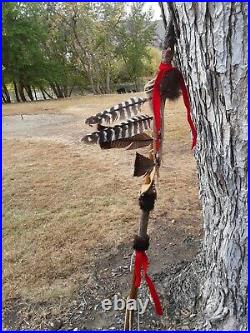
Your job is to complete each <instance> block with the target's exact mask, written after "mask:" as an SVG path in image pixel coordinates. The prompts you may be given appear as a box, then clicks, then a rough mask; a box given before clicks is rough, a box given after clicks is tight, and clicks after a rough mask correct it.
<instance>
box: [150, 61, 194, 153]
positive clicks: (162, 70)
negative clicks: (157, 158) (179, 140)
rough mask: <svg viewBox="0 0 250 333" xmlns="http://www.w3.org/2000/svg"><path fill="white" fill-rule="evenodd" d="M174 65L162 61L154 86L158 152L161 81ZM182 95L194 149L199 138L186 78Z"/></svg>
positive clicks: (158, 145) (153, 98) (157, 149)
mask: <svg viewBox="0 0 250 333" xmlns="http://www.w3.org/2000/svg"><path fill="white" fill-rule="evenodd" d="M173 69H174V67H173V66H172V65H171V64H163V63H161V64H160V66H159V71H158V74H157V77H156V79H155V83H154V88H153V95H152V103H153V113H154V124H155V132H156V139H155V149H156V152H159V150H160V147H161V95H160V83H161V80H162V78H163V77H164V75H165V74H166V73H167V72H170V71H171V70H173ZM180 85H181V90H182V96H183V100H184V104H185V106H186V109H187V120H188V123H189V126H190V128H191V131H192V149H193V148H194V147H195V145H196V140H197V132H196V128H195V126H194V123H193V121H192V118H191V108H190V103H189V95H188V90H187V88H186V86H185V82H184V79H183V78H181V81H180Z"/></svg>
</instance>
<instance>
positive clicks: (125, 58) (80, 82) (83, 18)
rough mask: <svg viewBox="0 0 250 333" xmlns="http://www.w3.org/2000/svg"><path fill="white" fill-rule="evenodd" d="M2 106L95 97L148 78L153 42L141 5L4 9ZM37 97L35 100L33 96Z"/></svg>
mask: <svg viewBox="0 0 250 333" xmlns="http://www.w3.org/2000/svg"><path fill="white" fill-rule="evenodd" d="M2 22H3V67H2V68H3V86H2V96H3V101H4V102H8V101H10V100H9V99H8V95H9V93H8V88H10V87H13V88H14V91H15V94H16V100H17V101H26V100H27V99H28V98H29V99H30V100H33V99H34V92H35V91H36V89H38V90H40V91H41V92H42V94H43V96H44V98H46V96H50V97H51V95H54V96H56V97H57V98H60V97H67V96H70V95H71V92H72V90H73V89H78V91H79V92H82V91H84V90H85V91H89V92H90V91H91V92H93V93H95V94H102V93H109V92H112V91H114V89H115V87H116V85H117V84H118V83H121V82H124V81H130V82H133V83H134V84H135V85H136V87H137V88H138V86H139V82H140V80H141V79H142V77H144V76H145V75H147V74H149V73H150V72H151V68H152V66H151V64H150V61H151V54H152V52H150V46H151V44H152V40H153V36H154V24H153V23H152V17H151V13H150V12H148V13H146V12H144V10H143V3H133V4H132V5H131V8H130V11H129V10H128V6H127V5H126V4H125V3H112V2H100V3H98V2H96V3H95V2H74V3H63V2H47V3H46V2H43V3H42V2H41V3H21V2H16V3H10V2H5V3H3V17H2ZM35 96H36V95H35Z"/></svg>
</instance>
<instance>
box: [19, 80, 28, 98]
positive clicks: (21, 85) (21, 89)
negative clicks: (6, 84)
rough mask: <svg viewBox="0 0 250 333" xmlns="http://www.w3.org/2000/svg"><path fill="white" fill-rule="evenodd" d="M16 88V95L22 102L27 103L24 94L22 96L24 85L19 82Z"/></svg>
mask: <svg viewBox="0 0 250 333" xmlns="http://www.w3.org/2000/svg"><path fill="white" fill-rule="evenodd" d="M17 87H18V93H19V95H20V97H21V100H22V102H27V100H26V97H25V94H24V85H23V83H22V82H19V83H18V86H17Z"/></svg>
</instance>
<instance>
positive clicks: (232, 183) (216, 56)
mask: <svg viewBox="0 0 250 333" xmlns="http://www.w3.org/2000/svg"><path fill="white" fill-rule="evenodd" d="M163 9H164V11H163V15H164V18H165V19H166V20H168V18H169V14H170V15H173V18H174V21H175V29H176V30H179V31H180V38H179V39H178V41H177V53H178V55H177V57H176V61H177V63H178V65H179V66H180V68H181V69H182V71H183V72H184V74H185V77H186V82H187V84H188V87H189V92H190V98H191V103H192V110H193V118H194V120H195V123H196V126H197V130H198V146H197V149H196V151H195V158H196V161H197V169H198V176H199V181H200V197H201V202H202V206H203V219H204V240H203V246H202V255H201V256H199V257H198V258H199V259H198V258H197V260H196V262H194V263H192V265H191V266H189V267H188V268H187V269H185V270H184V271H183V272H182V274H180V273H179V274H178V277H175V278H174V279H172V280H171V281H169V282H168V283H167V286H168V288H171V299H170V302H172V303H173V305H174V306H175V307H178V302H182V304H183V305H185V304H186V305H188V304H189V305H192V306H193V307H196V309H197V311H198V310H199V311H200V316H198V318H199V319H200V320H201V322H202V324H199V325H198V324H197V325H198V327H199V326H200V327H204V326H205V327H206V328H207V329H211V328H212V329H224V330H230V329H231V330H237V329H246V325H247V285H248V284H247V128H248V127H247V42H248V40H247V4H246V3H239V2H238V3H170V4H166V3H164V5H163ZM204 319H205V321H204Z"/></svg>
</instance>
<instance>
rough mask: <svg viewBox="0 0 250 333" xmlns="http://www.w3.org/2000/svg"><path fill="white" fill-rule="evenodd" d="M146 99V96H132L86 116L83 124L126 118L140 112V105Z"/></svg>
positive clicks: (110, 121) (109, 122)
mask: <svg viewBox="0 0 250 333" xmlns="http://www.w3.org/2000/svg"><path fill="white" fill-rule="evenodd" d="M147 100H148V99H147V98H141V97H132V98H130V99H129V100H128V101H125V102H122V103H119V104H117V105H115V106H112V107H111V108H109V109H106V110H104V111H103V112H99V113H97V114H96V115H94V116H91V117H89V118H87V119H86V121H85V124H88V125H90V126H92V125H93V124H102V123H107V124H111V123H113V122H115V121H117V120H124V119H128V118H130V117H132V116H135V115H137V114H138V112H140V109H141V106H142V105H143V104H144V103H145V102H146V101H147Z"/></svg>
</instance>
